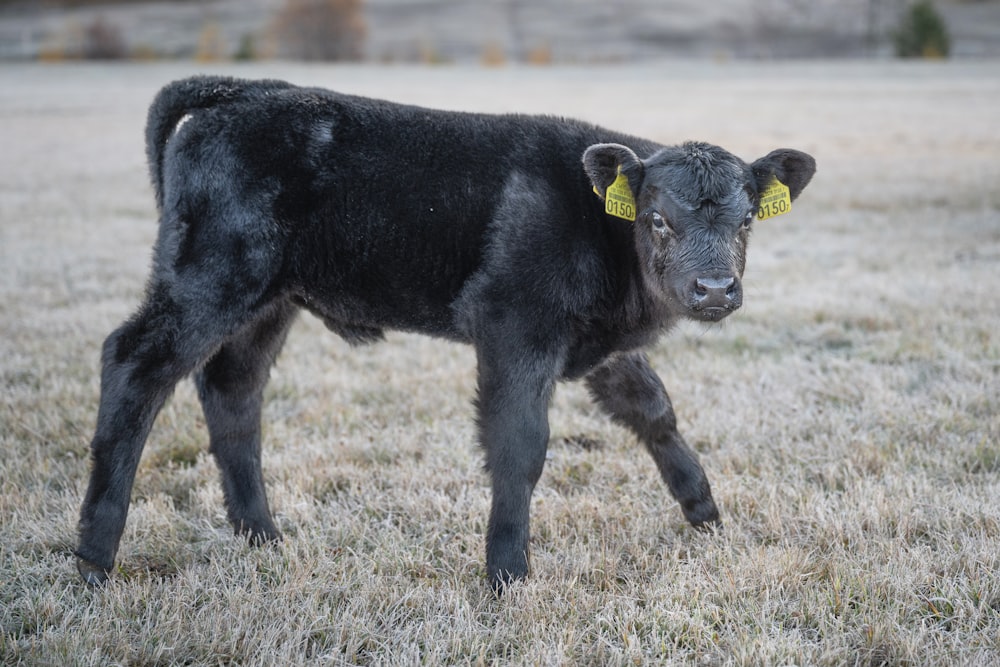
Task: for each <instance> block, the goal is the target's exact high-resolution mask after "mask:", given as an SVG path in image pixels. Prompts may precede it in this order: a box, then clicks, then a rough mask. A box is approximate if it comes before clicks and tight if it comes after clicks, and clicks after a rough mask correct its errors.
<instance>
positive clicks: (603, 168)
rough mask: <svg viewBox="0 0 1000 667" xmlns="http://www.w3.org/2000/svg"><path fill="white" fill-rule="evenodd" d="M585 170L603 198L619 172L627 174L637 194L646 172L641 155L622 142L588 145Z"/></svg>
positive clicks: (634, 192) (584, 160) (629, 182)
mask: <svg viewBox="0 0 1000 667" xmlns="http://www.w3.org/2000/svg"><path fill="white" fill-rule="evenodd" d="M583 170H584V171H586V172H587V177H588V178H590V182H591V183H592V184H593V185H594V190H596V191H597V194H599V195H600V196H601V198H603V197H604V194H605V191H606V190H607V189H608V186H609V185H611V184H612V183H614V182H615V179H616V178H618V173H619V172H621V173H622V174H625V178H627V179H628V184H629V187H630V188H631V189H632V193H633V195H635V194H637V193H638V192H639V186H641V185H642V177H643V172H644V168H643V166H642V160H640V159H639V156H638V155H636V154H635V153H634V152H633V151H632V149H631V148H629V147H628V146H622V145H621V144H594V145H593V146H590V147H588V148H587V150H585V151H584V152H583Z"/></svg>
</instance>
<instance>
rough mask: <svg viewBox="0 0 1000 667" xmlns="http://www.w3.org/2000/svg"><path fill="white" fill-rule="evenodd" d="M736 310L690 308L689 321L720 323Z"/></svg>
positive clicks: (714, 307)
mask: <svg viewBox="0 0 1000 667" xmlns="http://www.w3.org/2000/svg"><path fill="white" fill-rule="evenodd" d="M735 310H736V309H735V308H724V307H722V306H710V307H708V308H689V309H688V313H687V315H688V318H689V319H692V320H695V321H696V322H719V321H721V320H723V319H724V318H725V317H726V316H728V315H729V314H730V313H732V312H734V311H735Z"/></svg>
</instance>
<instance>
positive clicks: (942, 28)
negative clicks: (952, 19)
mask: <svg viewBox="0 0 1000 667" xmlns="http://www.w3.org/2000/svg"><path fill="white" fill-rule="evenodd" d="M893 41H894V43H895V45H896V55H897V56H899V57H900V58H947V57H948V52H949V50H950V49H951V39H950V38H949V36H948V26H947V25H946V24H945V22H944V18H942V16H941V14H940V13H938V11H937V9H936V8H935V7H934V3H932V2H931V1H930V0H918V2H916V3H914V4H913V5H911V6H910V8H909V9H908V10H907V11H906V13H905V14H904V15H903V20H902V22H901V23H900V25H899V28H898V29H897V30H896V32H895V33H893Z"/></svg>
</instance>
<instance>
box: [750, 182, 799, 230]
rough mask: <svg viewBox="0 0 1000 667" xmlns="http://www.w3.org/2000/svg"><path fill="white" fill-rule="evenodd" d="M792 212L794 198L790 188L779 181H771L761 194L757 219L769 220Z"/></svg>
mask: <svg viewBox="0 0 1000 667" xmlns="http://www.w3.org/2000/svg"><path fill="white" fill-rule="evenodd" d="M791 210H792V196H791V195H790V194H789V192H788V186H787V185H785V184H784V183H782V182H781V181H779V180H778V178H777V177H774V178H772V179H771V183H770V185H768V186H767V187H766V188H765V189H764V192H762V193H760V208H758V209H757V219H758V220H767V219H768V218H773V217H774V216H776V215H784V214H785V213H788V212H789V211H791Z"/></svg>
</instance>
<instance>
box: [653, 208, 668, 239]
mask: <svg viewBox="0 0 1000 667" xmlns="http://www.w3.org/2000/svg"><path fill="white" fill-rule="evenodd" d="M649 219H650V221H651V222H652V223H653V229H655V230H656V231H658V232H660V233H661V234H663V233H665V232H666V231H667V221H666V220H664V219H663V216H662V215H660V214H659V213H657V212H656V211H653V212H652V213H651V214H650V215H649Z"/></svg>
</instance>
